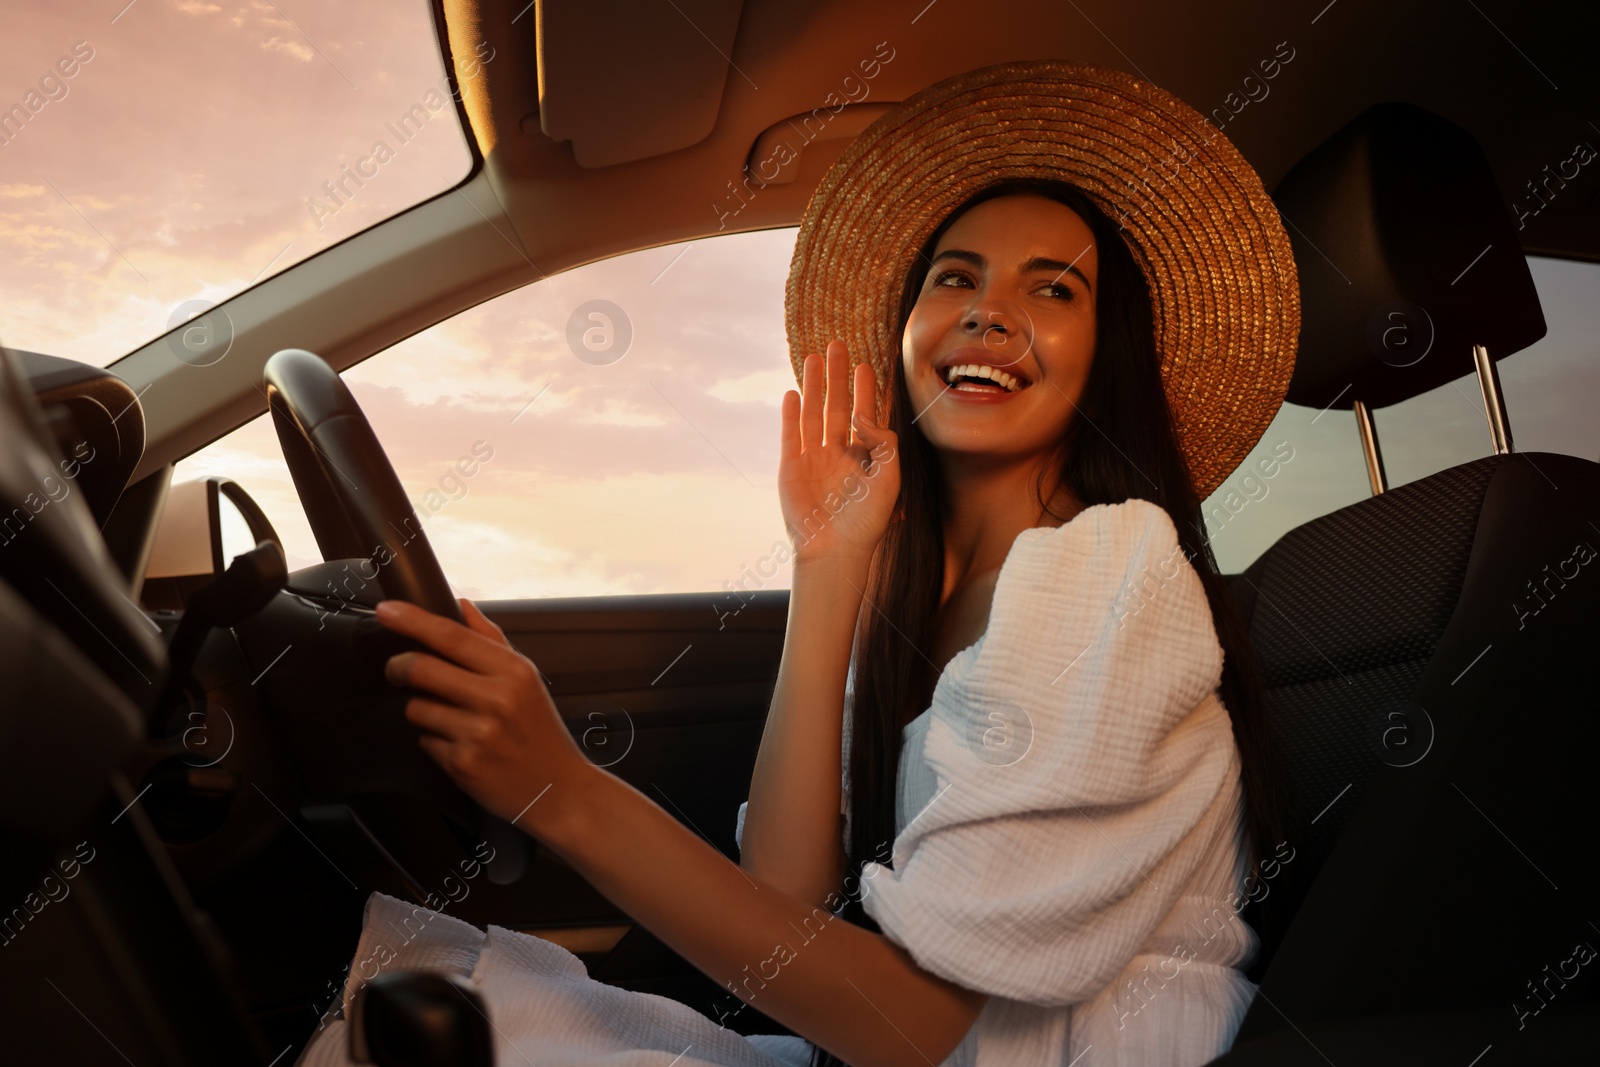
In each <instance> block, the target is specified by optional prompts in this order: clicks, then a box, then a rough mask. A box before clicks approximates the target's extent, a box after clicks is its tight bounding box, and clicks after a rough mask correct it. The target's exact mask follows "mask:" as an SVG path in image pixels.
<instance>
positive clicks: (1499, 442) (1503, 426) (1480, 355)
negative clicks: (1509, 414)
mask: <svg viewBox="0 0 1600 1067" xmlns="http://www.w3.org/2000/svg"><path fill="white" fill-rule="evenodd" d="M1472 362H1473V363H1474V364H1475V365H1476V366H1477V368H1478V387H1479V388H1480V389H1482V390H1483V413H1484V415H1486V416H1487V417H1488V419H1489V444H1490V446H1491V447H1493V448H1494V453H1495V455H1497V456H1504V455H1507V454H1509V453H1510V452H1511V421H1510V420H1509V419H1507V418H1506V399H1505V396H1504V395H1502V394H1501V392H1500V374H1499V372H1498V371H1496V370H1495V366H1494V360H1492V359H1490V358H1489V350H1488V349H1487V348H1485V347H1483V346H1482V345H1473V346H1472Z"/></svg>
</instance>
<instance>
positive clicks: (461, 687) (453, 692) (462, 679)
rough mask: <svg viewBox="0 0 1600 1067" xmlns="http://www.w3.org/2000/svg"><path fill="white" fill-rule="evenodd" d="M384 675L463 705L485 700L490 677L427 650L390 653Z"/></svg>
mask: <svg viewBox="0 0 1600 1067" xmlns="http://www.w3.org/2000/svg"><path fill="white" fill-rule="evenodd" d="M383 676H384V677H385V678H387V679H388V680H389V682H390V684H391V685H396V686H401V687H404V688H407V689H420V690H422V691H423V692H425V693H432V694H433V695H434V696H437V697H443V698H444V699H445V700H448V701H449V702H450V703H452V704H455V705H457V706H458V707H462V708H470V707H473V706H474V705H476V704H479V703H481V702H482V698H483V695H484V692H485V682H486V681H487V680H488V679H486V678H484V676H483V675H481V674H474V673H473V672H472V671H465V670H462V669H461V668H460V667H457V666H456V665H455V664H454V663H446V662H445V661H444V660H442V659H440V658H439V657H438V656H430V655H428V654H427V653H426V652H402V653H400V654H399V655H398V656H390V657H389V660H388V662H387V663H385V664H384V665H383Z"/></svg>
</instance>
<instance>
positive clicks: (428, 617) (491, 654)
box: [377, 600, 503, 674]
mask: <svg viewBox="0 0 1600 1067" xmlns="http://www.w3.org/2000/svg"><path fill="white" fill-rule="evenodd" d="M474 610H476V609H474ZM377 616H378V621H379V622H381V623H382V624H383V625H385V626H387V627H388V628H389V629H391V630H393V631H394V632H395V633H400V634H405V635H406V636H407V637H414V638H416V639H417V640H418V641H421V642H422V643H423V644H425V645H427V646H428V647H429V648H431V649H433V650H434V651H435V652H438V653H439V654H440V655H442V656H446V657H448V658H450V659H452V660H454V661H456V662H457V663H459V664H461V665H462V666H463V667H467V668H469V669H471V670H474V671H479V672H481V673H483V674H489V673H492V669H493V667H494V666H495V664H496V663H497V661H498V660H499V658H500V656H501V655H502V654H503V650H502V648H500V647H497V643H496V642H492V641H490V640H489V639H488V638H487V637H485V636H484V635H483V634H481V633H475V632H474V631H472V630H469V629H468V628H467V627H465V626H463V625H461V624H460V623H458V622H455V621H453V620H451V619H447V618H445V617H444V616H442V615H435V614H434V613H433V612H431V611H426V610H424V609H423V608H419V607H417V606H416V605H415V604H408V603H406V602H405V601H403V600H385V601H382V602H381V603H379V604H378V608H377ZM491 625H492V624H491Z"/></svg>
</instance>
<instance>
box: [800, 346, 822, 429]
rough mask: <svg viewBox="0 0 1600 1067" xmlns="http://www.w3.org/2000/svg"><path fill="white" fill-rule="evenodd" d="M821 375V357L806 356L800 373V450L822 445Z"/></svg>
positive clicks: (814, 355)
mask: <svg viewBox="0 0 1600 1067" xmlns="http://www.w3.org/2000/svg"><path fill="white" fill-rule="evenodd" d="M823 373H824V363H823V359H822V357H821V356H819V355H817V354H816V353H812V354H810V355H808V356H806V358H805V363H804V364H803V365H802V369H801V371H800V447H801V448H811V447H813V446H815V445H820V444H821V443H822V394H823V382H822V376H823Z"/></svg>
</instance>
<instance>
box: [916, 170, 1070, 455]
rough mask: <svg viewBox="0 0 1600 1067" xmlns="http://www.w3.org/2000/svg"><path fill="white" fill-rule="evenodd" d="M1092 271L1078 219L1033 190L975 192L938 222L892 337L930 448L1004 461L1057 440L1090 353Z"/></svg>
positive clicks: (1036, 451)
mask: <svg viewBox="0 0 1600 1067" xmlns="http://www.w3.org/2000/svg"><path fill="white" fill-rule="evenodd" d="M1097 271H1098V256H1097V253H1096V250H1095V247H1094V236H1093V234H1092V233H1091V231H1090V229H1089V226H1088V224H1087V223H1085V222H1084V221H1083V219H1081V218H1080V217H1079V216H1078V214H1077V213H1076V212H1074V211H1073V210H1072V209H1071V208H1069V207H1067V206H1066V205H1064V204H1060V203H1057V202H1056V201H1054V200H1048V199H1045V198H1044V197H1040V196H1032V195H1018V196H1006V197H1001V198H998V199H995V200H989V201H985V202H984V203H981V204H979V205H977V206H976V207H974V208H972V209H971V210H969V211H968V212H967V213H966V214H964V215H962V216H961V218H959V219H957V220H956V222H955V223H954V224H952V225H951V226H950V228H949V229H948V230H946V231H945V233H944V235H943V236H942V237H941V238H940V240H939V243H938V245H937V247H936V248H935V249H934V254H933V257H932V266H931V267H930V268H929V270H928V276H927V278H926V280H925V281H924V282H923V285H922V289H921V290H920V292H919V293H918V295H917V302H916V304H915V306H914V307H913V308H912V311H911V317H910V319H909V320H908V321H907V322H906V329H905V334H904V336H903V337H902V339H901V363H902V372H903V373H904V374H905V376H906V386H907V390H908V392H909V393H910V396H911V403H912V407H913V409H914V410H915V411H917V412H918V413H920V414H919V416H918V418H917V426H918V427H919V428H921V430H922V433H923V435H924V436H925V437H927V439H928V440H929V441H930V442H931V443H932V444H933V445H934V447H935V448H938V449H939V450H940V451H941V452H945V453H961V454H969V455H973V456H980V455H982V456H988V457H990V458H993V459H995V460H1000V461H1011V460H1019V459H1025V458H1028V457H1033V456H1037V455H1039V454H1040V453H1041V452H1043V451H1045V450H1047V449H1049V448H1050V447H1051V446H1053V445H1054V444H1055V443H1056V442H1057V441H1058V440H1059V439H1060V437H1061V435H1062V433H1063V432H1064V431H1065V429H1066V427H1067V424H1068V423H1069V422H1070V421H1071V419H1072V416H1073V412H1074V407H1075V405H1076V404H1077V402H1078V399H1079V398H1080V397H1081V396H1082V394H1083V387H1084V383H1085V382H1086V381H1087V379H1088V375H1089V365H1090V363H1091V362H1092V361H1093V358H1094V346H1095V312H1094V305H1095V282H1096V277H1097ZM957 368H965V370H966V373H959V372H958V371H957ZM974 368H979V369H977V370H976V371H974ZM953 376H954V381H952V377H953Z"/></svg>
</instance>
